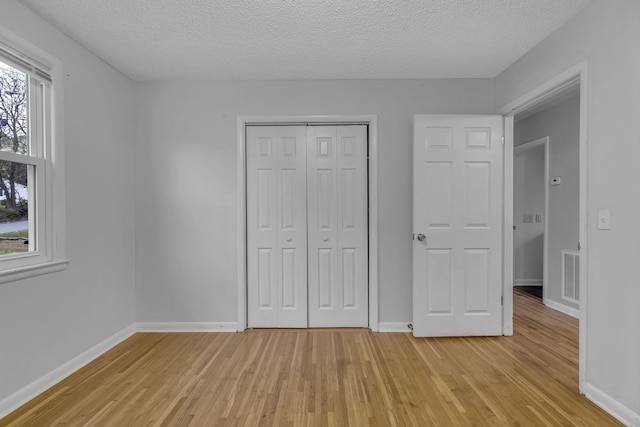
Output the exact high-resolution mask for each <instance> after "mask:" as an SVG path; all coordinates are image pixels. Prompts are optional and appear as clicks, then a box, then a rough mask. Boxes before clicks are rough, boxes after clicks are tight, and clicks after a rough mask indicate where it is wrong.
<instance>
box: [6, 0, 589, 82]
mask: <svg viewBox="0 0 640 427" xmlns="http://www.w3.org/2000/svg"><path fill="white" fill-rule="evenodd" d="M18 1H20V3H22V4H24V5H25V6H27V7H28V8H30V9H31V10H33V11H34V12H35V13H37V14H38V15H40V16H41V17H43V18H44V19H45V20H47V21H48V22H50V23H51V24H53V25H54V26H55V27H57V28H59V29H60V30H62V31H63V32H64V33H66V34H67V35H69V36H70V37H71V38H73V39H74V40H76V41H77V42H79V43H80V44H82V45H83V46H85V47H86V48H87V49H89V50H90V51H92V52H94V53H95V54H96V55H98V56H99V57H101V58H102V59H103V60H104V61H106V62H107V63H109V64H111V65H112V66H113V67H115V68H116V69H118V70H120V71H121V72H123V73H124V74H126V75H127V76H129V77H130V78H132V79H134V80H238V79H240V80H247V79H258V80H272V79H277V80H291V79H293V80H299V79H377V78H441V77H495V76H496V75H497V74H499V73H500V72H501V71H503V70H504V69H505V68H506V67H508V66H509V65H511V64H512V63H513V62H514V61H515V60H517V59H518V58H519V57H520V56H522V55H523V54H524V53H525V52H527V51H528V50H529V49H531V48H532V47H533V46H535V45H536V44H537V43H538V42H540V41H541V40H543V39H544V38H545V37H546V36H548V35H549V34H550V33H551V32H552V31H553V30H555V29H556V28H558V27H559V26H561V25H562V24H563V23H564V22H566V21H567V20H568V19H570V18H571V17H572V16H574V15H575V14H576V13H578V11H580V10H581V9H582V8H583V7H585V6H586V5H587V4H588V3H589V1H590V0H322V1H320V0H18Z"/></svg>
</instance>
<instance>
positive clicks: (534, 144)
mask: <svg viewBox="0 0 640 427" xmlns="http://www.w3.org/2000/svg"><path fill="white" fill-rule="evenodd" d="M540 147H542V148H543V150H544V171H543V175H544V184H543V185H544V218H543V227H544V231H543V240H542V302H543V303H544V304H546V301H547V286H548V284H549V282H548V270H547V268H548V263H549V260H548V259H547V258H548V254H549V239H548V238H547V236H549V137H548V136H545V137H542V138H538V139H535V140H533V141H529V142H525V143H524V144H520V145H518V146H514V148H513V155H514V156H516V155H517V154H520V153H523V152H526V151H529V150H535V149H536V148H540ZM514 237H515V236H514ZM514 246H515V245H514ZM514 273H515V271H514ZM514 285H515V275H514Z"/></svg>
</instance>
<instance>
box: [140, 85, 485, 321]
mask: <svg viewBox="0 0 640 427" xmlns="http://www.w3.org/2000/svg"><path fill="white" fill-rule="evenodd" d="M492 93H493V86H492V82H491V80H403V81H394V80H385V81H375V80H370V81H297V82H217V83H149V84H141V85H140V87H139V91H138V95H139V102H138V106H137V110H138V111H139V112H140V116H139V124H138V135H139V137H138V141H137V145H136V194H137V196H136V235H137V247H136V257H137V264H136V266H137V315H138V320H139V321H143V322H154V321H165V322H170V321H174V322H177V321H182V322H235V321H236V320H237V306H238V302H237V277H236V275H237V263H238V260H237V259H236V251H237V244H238V243H237V242H238V235H237V230H236V226H237V221H238V220H239V218H238V212H237V211H236V145H237V142H236V116H238V115H254V114H257V115H260V114H263V115H269V114H271V115H273V114H377V115H378V131H379V134H378V139H379V141H378V145H379V148H378V150H379V153H378V158H379V162H378V186H379V204H378V215H379V230H378V232H379V284H380V290H379V298H380V305H379V319H380V321H381V322H407V323H408V322H410V321H411V319H412V303H411V301H412V261H411V260H412V252H411V250H412V242H411V233H412V226H411V216H412V213H411V206H412V202H411V197H412V192H411V188H412V184H411V180H412V177H411V170H412V160H411V159H412V150H413V148H412V144H413V142H412V121H413V114H415V113H418V112H420V113H478V114H483V113H487V112H490V111H491V109H492V106H493V104H492V102H493V99H492Z"/></svg>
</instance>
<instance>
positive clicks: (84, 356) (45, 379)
mask: <svg viewBox="0 0 640 427" xmlns="http://www.w3.org/2000/svg"><path fill="white" fill-rule="evenodd" d="M135 332H136V326H135V325H130V326H127V327H126V328H124V329H123V330H121V331H120V332H117V333H116V334H114V335H112V336H110V337H109V338H107V339H106V340H104V341H102V342H101V343H99V344H97V345H95V346H94V347H92V348H90V349H89V350H87V351H85V352H84V353H81V354H80V355H78V356H76V357H74V358H73V359H71V360H70V361H68V362H67V363H65V364H63V365H61V366H59V367H58V368H56V369H54V370H53V371H51V372H49V373H48V374H45V375H43V376H42V377H40V378H38V379H37V380H35V381H34V382H32V383H31V384H29V385H27V386H25V387H23V388H21V389H20V390H18V391H16V392H15V393H13V394H11V395H9V396H7V397H6V398H4V399H3V400H2V401H0V418H3V417H5V416H6V415H8V414H9V413H11V412H13V411H15V410H16V409H18V408H19V407H20V406H22V405H24V404H25V403H27V402H28V401H29V400H31V399H33V398H34V397H36V396H38V395H39V394H41V393H43V392H44V391H45V390H47V389H49V388H50V387H52V386H54V385H56V384H57V383H59V382H60V381H62V380H63V379H65V378H66V377H68V376H69V375H71V374H73V373H74V372H76V371H77V370H79V369H80V368H82V367H83V366H85V365H87V364H88V363H90V362H92V361H93V360H95V359H97V358H98V357H100V356H101V355H102V354H104V353H105V352H107V351H109V350H110V349H112V348H113V347H115V346H116V345H118V344H120V343H121V342H122V341H124V340H126V339H127V338H129V337H130V336H132V335H133V334H134V333H135Z"/></svg>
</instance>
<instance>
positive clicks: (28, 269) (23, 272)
mask: <svg viewBox="0 0 640 427" xmlns="http://www.w3.org/2000/svg"><path fill="white" fill-rule="evenodd" d="M67 264H69V260H60V261H51V262H43V263H40V264H33V265H28V266H25V267H19V268H12V269H7V270H2V271H0V284H2V283H9V282H15V281H16V280H22V279H27V278H29V277H36V276H41V275H43V274H49V273H55V272H58V271H62V270H64V269H65V268H67Z"/></svg>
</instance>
